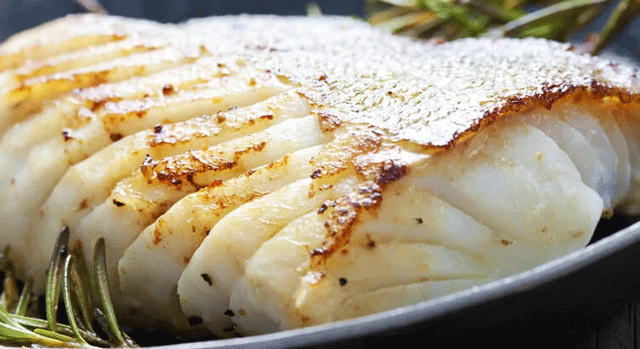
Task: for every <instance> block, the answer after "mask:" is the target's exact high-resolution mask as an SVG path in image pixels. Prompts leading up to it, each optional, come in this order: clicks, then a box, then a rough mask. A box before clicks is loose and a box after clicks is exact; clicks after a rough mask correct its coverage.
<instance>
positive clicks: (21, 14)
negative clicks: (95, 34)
mask: <svg viewBox="0 0 640 349" xmlns="http://www.w3.org/2000/svg"><path fill="white" fill-rule="evenodd" d="M310 1H311V0H191V1H188V0H100V3H101V4H102V5H103V6H104V8H105V9H106V10H107V11H108V12H109V13H110V14H114V15H120V16H127V17H138V18H148V19H152V20H156V21H160V22H181V21H184V20H186V19H189V18H193V17H206V16H213V15H222V14H239V13H253V14H266V13H269V14H281V15H305V14H306V9H307V4H308V3H309V2H310ZM314 2H315V3H317V4H318V5H319V7H320V9H321V10H322V12H323V13H324V14H335V15H349V16H357V17H364V15H365V11H364V0H315V1H314ZM613 4H615V2H612V5H613ZM612 7H613V6H610V8H609V9H608V10H607V11H605V13H603V14H602V15H601V16H600V18H599V19H597V20H596V21H595V22H594V24H593V25H592V26H591V27H590V28H587V29H585V30H582V31H581V32H579V33H578V34H576V35H574V36H573V37H572V39H571V40H572V41H573V42H578V43H579V42H581V41H582V40H584V38H585V37H586V36H587V35H588V34H589V33H590V32H592V31H594V30H600V29H601V28H602V27H603V25H604V23H605V20H606V18H608V16H609V14H610V13H611V11H612ZM77 12H83V9H82V8H81V7H80V6H79V5H78V4H77V3H76V2H75V1H74V0H0V41H4V40H5V39H6V38H7V37H9V36H10V35H11V34H13V33H16V32H18V31H21V30H24V29H27V28H31V27H33V26H36V25H38V24H40V23H43V22H45V21H48V20H51V19H54V18H58V17H61V16H64V15H66V14H68V13H77ZM612 53H613V54H616V55H619V56H622V57H624V58H626V60H630V61H634V62H636V63H640V21H639V20H638V19H636V20H635V21H634V22H633V23H632V24H631V26H630V27H629V28H628V29H627V30H626V31H625V32H624V33H623V34H622V35H620V36H619V37H618V38H616V39H615V40H614V41H613V43H612V44H611V45H610V46H609V47H608V48H607V49H606V50H605V54H612Z"/></svg>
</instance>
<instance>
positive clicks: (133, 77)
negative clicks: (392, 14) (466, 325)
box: [0, 15, 640, 337]
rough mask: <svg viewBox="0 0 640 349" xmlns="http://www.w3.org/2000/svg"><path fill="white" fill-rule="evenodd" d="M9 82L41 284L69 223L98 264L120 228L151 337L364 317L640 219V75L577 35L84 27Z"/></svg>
mask: <svg viewBox="0 0 640 349" xmlns="http://www.w3.org/2000/svg"><path fill="white" fill-rule="evenodd" d="M0 69H1V70H2V71H1V72H0V79H1V80H2V82H3V84H2V87H1V88H0V98H1V100H0V113H1V118H0V120H1V121H0V134H2V136H1V140H0V165H1V166H2V169H3V170H4V176H3V177H2V178H0V244H2V245H12V246H13V247H14V249H13V251H15V257H16V258H17V261H18V264H19V268H20V270H21V272H22V273H23V274H29V275H33V276H34V277H35V278H36V280H39V279H43V277H42V276H43V275H44V273H45V272H46V270H47V267H48V259H49V256H50V251H51V248H52V246H53V244H54V242H55V239H56V237H57V235H58V232H59V231H60V229H62V227H64V226H67V227H69V228H70V230H71V232H72V243H79V244H81V245H82V246H83V247H84V248H85V253H86V254H87V255H88V256H89V257H90V256H91V253H92V251H91V248H90V247H91V246H93V244H94V243H95V241H96V240H97V239H99V238H100V237H104V238H105V239H106V242H107V248H108V251H107V253H108V256H107V257H108V267H109V271H110V273H111V274H112V275H117V277H116V278H115V280H114V282H113V290H112V292H113V293H114V297H113V298H114V300H115V303H116V307H117V309H118V311H119V312H120V315H121V316H122V317H124V318H125V320H126V319H127V317H130V318H129V321H130V322H131V323H130V325H133V326H139V327H147V326H150V325H151V326H153V325H158V326H165V327H167V328H172V329H174V330H176V331H182V332H190V331H200V330H202V329H203V328H206V329H208V330H209V331H211V332H212V333H214V334H215V335H217V336H220V337H225V336H230V335H232V334H233V333H234V332H237V333H241V334H259V333H267V332H273V331H279V330H284V329H290V328H296V327H304V326H310V325H314V324H321V323H327V322H331V321H336V320H343V319H349V318H353V317H357V316H363V315H367V314H371V313H375V312H379V311H384V310H388V309H393V308H396V307H399V306H404V305H409V304H413V303H416V302H420V301H422V300H425V299H430V298H434V297H438V296H441V295H444V294H447V293H451V292H455V291H458V290H462V289H465V288H468V287H471V286H474V285H478V284H481V283H485V282H488V281H490V280H493V279H497V278H501V277H504V276H507V275H512V274H514V273H518V272H520V271H523V270H526V269H529V268H531V267H534V266H536V265H539V264H541V263H544V262H546V261H549V260H552V259H554V258H556V257H559V256H562V255H565V254H567V253H569V252H571V251H574V250H577V249H580V248H582V247H584V246H585V245H586V244H587V243H588V242H589V240H590V239H591V236H592V234H593V231H594V229H595V227H596V225H597V223H598V221H599V220H600V219H601V218H602V217H603V216H605V217H608V216H610V215H611V214H612V213H613V212H614V211H617V212H621V213H624V214H628V215H637V214H639V213H640V157H639V156H638V150H640V127H639V120H640V107H639V106H640V104H639V102H640V85H639V84H638V79H637V75H636V74H637V71H636V70H635V69H634V68H632V67H629V66H625V65H623V64H618V63H614V62H609V61H607V60H604V59H601V58H597V57H590V56H587V55H582V54H578V53H576V52H574V51H573V49H572V47H571V46H570V45H563V44H559V43H555V42H550V41H545V40H538V39H524V40H515V39H466V40H459V41H454V42H450V43H439V42H416V41H412V40H409V39H405V38H398V37H393V36H391V35H388V34H385V33H382V32H380V31H377V30H375V29H372V28H370V27H369V26H367V24H365V23H363V22H360V21H357V20H353V19H349V18H342V17H321V18H304V17H272V16H229V17H218V18H206V19H198V20H193V21H189V22H186V23H183V24H178V25H171V24H170V25H164V24H158V23H153V22H149V21H143V20H133V19H125V18H119V17H109V16H96V15H76V16H69V17H65V18H62V19H58V20H56V21H53V22H50V23H47V24H44V25H42V26H40V27H37V28H34V29H31V30H28V31H26V32H23V33H21V34H18V35H16V36H14V37H12V38H10V39H9V40H8V41H6V42H5V43H4V44H2V45H0ZM42 286H43V285H36V287H40V288H42ZM132 314H133V315H132ZM140 319H146V320H145V321H144V323H140V322H137V323H136V322H135V321H139V320H140ZM201 324H202V325H201Z"/></svg>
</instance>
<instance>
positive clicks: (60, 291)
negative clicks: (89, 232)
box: [0, 228, 137, 347]
mask: <svg viewBox="0 0 640 349" xmlns="http://www.w3.org/2000/svg"><path fill="white" fill-rule="evenodd" d="M68 242H69V230H68V229H67V228H64V229H63V230H62V232H61V233H60V235H59V236H58V240H57V242H56V245H55V248H54V251H53V254H52V257H51V262H50V269H49V272H48V274H47V284H46V295H45V307H44V308H45V318H44V319H42V318H37V317H33V316H28V315H27V314H28V312H29V309H30V307H32V306H33V305H34V304H33V299H35V297H33V293H32V284H33V282H32V280H31V279H28V280H27V281H26V282H25V283H24V285H23V286H22V291H21V292H17V286H16V287H15V288H16V289H15V290H9V289H7V288H6V287H5V289H4V290H3V293H2V295H1V298H2V299H4V300H6V299H13V298H15V300H14V301H11V302H7V301H5V302H4V304H8V303H10V304H12V305H13V307H14V309H15V310H14V311H13V312H10V311H9V310H8V309H7V308H6V307H5V305H4V304H0V345H20V346H47V347H96V346H98V347H136V346H137V345H136V344H135V342H134V341H133V340H131V338H129V337H128V336H127V335H126V334H125V333H124V332H122V331H121V330H120V328H119V327H118V323H117V321H116V318H115V312H114V310H113V309H114V308H113V304H112V303H111V297H110V295H109V283H108V282H109V281H108V276H107V267H106V255H105V253H106V252H105V242H104V239H100V240H98V242H97V243H96V247H95V255H94V263H93V270H94V276H95V278H94V280H93V283H90V282H89V283H88V282H87V281H88V280H87V279H88V278H89V273H88V271H87V269H86V263H85V261H84V257H83V255H82V252H81V249H80V248H75V249H73V250H69V248H68ZM12 266H13V263H12V262H11V259H10V258H9V250H8V249H6V250H5V253H4V254H1V255H0V268H2V269H1V270H2V271H4V273H5V279H4V284H5V285H7V284H9V285H11V284H15V285H17V280H16V279H15V278H14V276H13V273H12V270H13V269H12ZM8 292H13V293H15V294H19V296H15V295H8V294H7V293H8ZM94 293H96V294H98V296H99V297H98V298H99V301H98V303H97V306H94V305H93V296H92V295H93V294H94ZM60 296H62V306H63V307H64V310H65V312H66V318H67V322H68V323H60V322H59V321H58V319H57V318H58V303H59V302H60ZM90 309H93V310H94V312H95V313H97V314H100V315H98V316H97V317H96V318H94V317H93V315H92V312H91V311H90ZM94 320H95V321H94ZM95 322H97V323H98V324H101V323H105V324H106V325H105V326H104V327H103V330H104V332H105V333H106V334H107V336H108V337H109V339H104V338H102V337H101V336H100V335H99V334H98V333H97V332H96V331H95V330H94V323H95Z"/></svg>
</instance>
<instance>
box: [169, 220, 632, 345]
mask: <svg viewBox="0 0 640 349" xmlns="http://www.w3.org/2000/svg"><path fill="white" fill-rule="evenodd" d="M638 241H640V222H638V223H635V224H633V225H631V226H629V227H627V228H625V229H622V230H620V231H618V232H616V233H615V234H612V235H611V236H608V237H606V238H603V239H601V240H599V241H597V242H595V243H593V244H591V245H589V246H587V247H585V248H583V249H580V250H578V251H575V252H573V253H570V254H568V255H566V256H564V257H560V258H558V259H555V260H553V261H550V262H548V263H545V264H542V265H540V266H538V267H535V268H533V269H530V270H527V271H524V272H522V273H519V274H516V275H513V276H510V277H507V278H504V279H500V280H496V281H492V282H489V283H486V284H483V285H480V286H474V287H472V288H469V289H466V290H463V291H460V292H456V293H453V294H450V295H446V296H443V297H440V298H437V299H433V300H427V301H424V302H420V303H417V304H413V305H410V306H406V307H402V308H398V309H394V310H390V311H385V312H382V313H377V314H373V315H369V316H364V317H360V318H356V319H351V320H344V321H339V322H334V323H330V324H325V325H318V326H312V327H308V328H302V329H295V330H288V331H282V332H276V333H272V334H266V335H259V336H251V337H244V338H233V339H220V340H210V341H202V342H192V343H184V344H174V345H167V346H159V347H157V348H165V349H187V348H190V349H197V348H203V349H204V348H266V347H278V348H291V347H302V346H308V345H314V344H319V343H329V342H335V341H339V340H346V339H351V338H357V337H360V336H365V335H370V334H374V333H377V332H382V331H387V330H390V329H396V328H400V327H403V326H408V325H411V324H415V323H417V322H420V321H425V320H429V319H433V318H436V317H438V316H442V315H446V314H447V313H451V312H454V311H458V310H463V309H465V308H469V307H472V306H475V305H479V304H482V303H485V302H488V301H492V300H496V299H499V298H503V297H506V296H508V295H513V294H516V293H521V292H527V291H528V290H531V289H533V288H535V287H537V286H541V285H544V284H546V283H550V282H552V281H554V280H556V279H558V278H561V277H563V276H565V275H568V274H571V273H573V272H576V271H578V270H580V269H582V268H585V267H586V266H588V265H591V264H594V263H596V262H598V261H599V260H601V259H603V258H605V257H607V256H611V255H613V254H615V253H617V252H619V251H621V250H622V249H624V248H626V247H629V246H630V245H632V244H633V243H635V242H638Z"/></svg>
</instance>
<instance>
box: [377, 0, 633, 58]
mask: <svg viewBox="0 0 640 349" xmlns="http://www.w3.org/2000/svg"><path fill="white" fill-rule="evenodd" d="M612 1H613V0H564V1H557V0H535V1H533V0H532V1H527V0H366V4H367V12H368V20H369V22H370V23H371V24H373V25H375V26H379V27H382V28H385V29H387V30H389V31H391V32H393V33H398V34H404V35H409V36H417V37H443V38H445V39H447V40H453V39H457V38H461V37H466V36H487V35H488V36H493V37H500V36H509V37H527V36H535V37H542V38H547V39H553V40H558V41H566V40H567V39H568V38H569V37H570V36H571V35H572V34H574V33H575V32H577V31H579V30H580V29H582V28H584V27H586V26H587V25H588V24H589V23H591V22H592V21H593V20H594V19H595V18H596V17H597V15H598V14H600V13H601V12H602V11H603V10H604V8H606V6H607V5H608V4H610V3H611V2H612ZM536 7H537V8H538V9H537V10H535V11H531V8H536ZM639 14H640V1H638V0H620V2H619V3H618V5H617V7H616V9H615V11H614V13H613V14H612V15H611V17H610V18H609V20H608V22H607V24H606V25H605V27H604V29H603V30H602V32H601V33H600V34H599V35H598V36H597V37H598V39H597V41H596V42H595V43H594V44H593V47H591V49H590V52H591V53H592V54H597V53H599V52H600V50H602V48H603V47H605V46H606V45H607V44H608V43H609V42H610V41H611V39H612V38H615V37H617V36H618V35H619V33H620V32H621V31H623V30H624V29H625V28H626V27H627V26H628V25H629V23H630V22H631V20H633V19H634V18H636V17H637V16H638V15H639Z"/></svg>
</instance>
